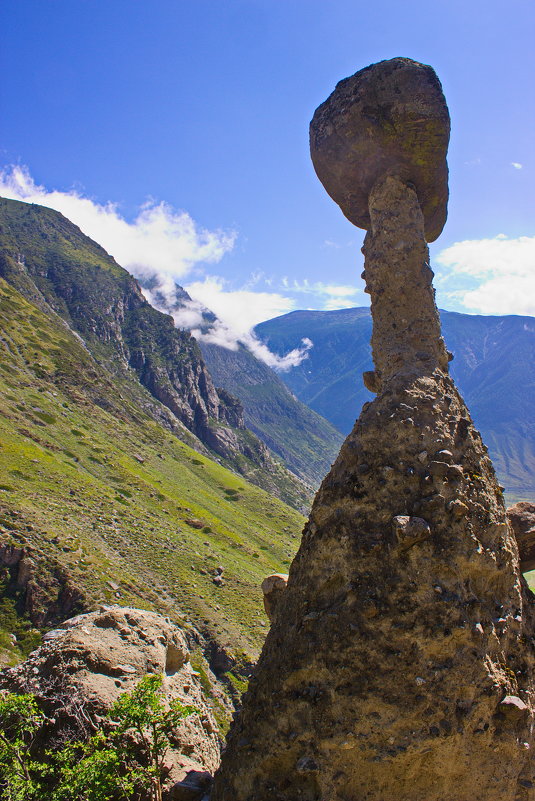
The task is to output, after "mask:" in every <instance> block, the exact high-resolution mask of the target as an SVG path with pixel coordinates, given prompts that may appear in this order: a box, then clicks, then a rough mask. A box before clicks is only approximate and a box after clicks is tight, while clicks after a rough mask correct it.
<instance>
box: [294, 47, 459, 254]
mask: <svg viewBox="0 0 535 801" xmlns="http://www.w3.org/2000/svg"><path fill="white" fill-rule="evenodd" d="M449 135H450V118H449V113H448V107H447V105H446V101H445V100H444V95H443V94H442V87H441V85H440V81H439V80H438V78H437V76H436V74H435V72H434V70H433V69H432V68H431V67H428V66H426V65H425V64H419V63H418V62H417V61H412V60H411V59H410V58H393V59H390V60H389V61H381V62H380V63H379V64H373V65H372V66H370V67H367V68H366V69H363V70H360V71H359V72H357V73H356V74H355V75H352V76H351V77H350V78H346V79H345V80H343V81H340V83H338V84H337V86H336V89H335V90H334V92H333V93H332V94H331V95H330V97H329V98H327V100H326V101H325V102H324V103H322V105H321V106H320V107H319V108H318V109H317V110H316V113H315V114H314V117H313V119H312V123H311V125H310V152H311V156H312V163H313V164H314V169H315V170H316V173H317V175H318V178H319V179H320V181H321V182H322V183H323V185H324V187H325V189H326V190H327V192H328V193H329V195H330V196H331V197H332V199H333V200H334V201H335V202H336V203H338V205H339V206H340V208H341V209H342V211H343V213H344V214H345V216H346V217H347V218H348V220H351V222H352V223H353V224H354V225H357V226H358V227H359V228H365V229H366V230H369V228H370V226H371V218H370V213H369V208H368V197H369V194H370V192H371V190H372V188H373V186H374V185H375V183H376V182H377V180H378V178H381V177H383V176H385V175H389V174H394V175H397V176H398V177H399V178H401V179H402V180H403V182H404V183H406V184H412V185H413V186H414V188H415V190H416V193H417V195H418V201H419V204H420V207H421V209H422V212H423V215H424V223H425V234H426V238H427V241H428V242H433V241H434V240H435V239H436V238H437V237H438V236H439V235H440V233H441V231H442V229H443V227H444V223H445V222H446V207H447V202H448V167H447V164H446V151H447V149H448V141H449Z"/></svg>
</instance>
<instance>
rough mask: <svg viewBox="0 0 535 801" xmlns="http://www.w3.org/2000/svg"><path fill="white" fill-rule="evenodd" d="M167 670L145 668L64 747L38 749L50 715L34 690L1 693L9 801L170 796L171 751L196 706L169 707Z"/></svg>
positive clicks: (1, 753)
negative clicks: (96, 723) (95, 724)
mask: <svg viewBox="0 0 535 801" xmlns="http://www.w3.org/2000/svg"><path fill="white" fill-rule="evenodd" d="M161 685H162V677H161V676H160V675H156V674H150V675H147V676H145V677H144V678H143V679H141V681H140V682H139V683H138V684H137V685H136V687H135V688H134V689H133V690H132V692H130V693H123V695H121V696H120V698H119V699H118V700H117V702H116V703H115V704H114V706H113V707H112V709H111V710H110V713H109V715H108V717H107V718H105V719H104V720H103V721H102V724H101V726H100V728H99V730H98V731H97V732H96V733H95V734H94V735H93V736H92V737H90V738H89V739H87V740H85V741H76V742H72V743H68V744H67V745H66V746H65V747H64V748H63V749H62V750H61V751H60V752H56V753H51V752H46V753H45V756H44V757H43V758H41V759H37V758H36V757H35V756H34V754H33V751H34V748H33V746H34V743H35V739H36V735H37V734H38V732H39V729H40V728H41V726H42V724H43V723H44V722H45V717H44V715H43V714H42V713H41V712H40V711H39V709H38V707H37V703H36V700H35V697H34V696H32V695H14V694H12V693H4V694H3V695H0V799H1V801H34V800H35V801H45V799H47V800H48V801H142V800H143V799H147V798H150V799H152V801H161V799H162V783H161V782H162V775H163V766H164V760H165V755H166V753H167V750H168V748H169V746H170V745H171V738H173V744H174V746H175V747H176V731H175V729H176V726H177V724H178V722H179V721H180V720H181V719H182V718H184V717H186V716H188V715H191V714H193V713H194V712H195V711H196V710H195V709H194V708H193V707H189V706H187V707H186V706H183V705H182V704H180V702H179V701H173V702H172V703H171V704H170V705H169V708H168V709H166V708H165V707H164V702H163V697H162V692H161Z"/></svg>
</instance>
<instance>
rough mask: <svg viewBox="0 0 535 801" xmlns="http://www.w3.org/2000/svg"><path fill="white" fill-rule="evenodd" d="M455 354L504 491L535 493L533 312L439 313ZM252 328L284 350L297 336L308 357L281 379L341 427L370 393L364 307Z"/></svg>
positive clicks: (345, 428)
mask: <svg viewBox="0 0 535 801" xmlns="http://www.w3.org/2000/svg"><path fill="white" fill-rule="evenodd" d="M441 319H442V327H443V333H444V338H445V340H446V343H447V345H448V347H449V349H450V350H451V351H452V352H453V354H454V356H455V358H454V361H453V362H452V364H451V372H452V375H453V377H454V379H455V381H456V382H457V385H458V386H459V389H460V391H461V392H462V394H463V396H464V398H465V400H466V402H467V404H468V406H469V408H470V410H471V413H472V416H473V418H474V420H475V423H476V425H477V426H478V427H479V428H480V430H481V433H482V435H483V439H484V441H485V443H486V444H487V446H488V448H489V451H490V453H491V456H492V458H493V460H494V464H495V467H496V470H497V472H498V475H499V476H500V479H501V481H502V483H503V485H504V486H505V488H506V492H507V495H508V498H510V499H520V498H529V497H533V495H534V494H535V319H534V318H532V317H517V316H508V317H484V316H475V315H467V314H458V313H454V312H445V311H443V312H441ZM256 333H257V335H258V336H259V337H260V339H262V340H263V341H264V342H266V344H268V345H269V347H270V348H271V349H272V350H273V351H274V352H275V353H279V354H283V353H286V352H288V351H289V350H291V349H292V348H294V347H296V346H297V345H298V344H299V343H300V342H301V339H302V338H303V337H308V338H309V339H311V340H312V342H313V343H314V346H313V347H312V348H311V349H310V351H309V354H308V358H307V359H305V360H304V361H303V362H302V363H301V364H300V365H299V366H298V367H295V368H292V369H291V370H290V371H288V372H287V373H284V374H281V378H282V379H283V380H284V382H285V383H286V384H287V386H288V387H289V388H290V389H291V391H292V392H293V393H295V395H296V396H297V397H298V398H299V399H300V400H302V401H303V402H304V403H306V404H307V405H309V406H310V407H311V408H312V409H314V410H315V411H317V412H319V413H320V414H321V415H323V416H324V417H326V418H327V419H328V420H330V421H331V423H333V424H334V425H335V426H336V427H337V428H339V430H340V431H342V432H344V433H347V432H349V431H350V429H351V428H352V426H353V423H354V421H355V419H356V417H357V416H358V414H359V412H360V409H361V408H362V404H363V403H364V402H365V401H367V400H369V399H370V398H371V397H372V396H371V394H370V393H369V392H368V391H367V390H366V389H365V388H364V385H363V383H362V372H363V371H364V370H370V369H372V367H373V365H372V360H371V351H370V346H369V342H370V336H371V316H370V312H369V309H367V308H356V309H342V310H340V311H329V312H314V311H298V312H291V313H290V314H286V315H283V316H282V317H277V318H276V319H274V320H269V321H267V322H265V323H261V324H260V325H258V326H257V328H256Z"/></svg>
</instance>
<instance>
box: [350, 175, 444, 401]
mask: <svg viewBox="0 0 535 801" xmlns="http://www.w3.org/2000/svg"><path fill="white" fill-rule="evenodd" d="M369 212H370V221H371V225H370V228H369V230H368V233H367V234H366V238H365V240H364V246H363V248H362V251H363V253H364V256H365V262H364V277H365V280H366V291H367V292H369V294H370V296H371V311H372V317H373V333H372V340H371V344H372V354H373V361H374V364H375V372H374V374H373V375H370V374H365V380H366V383H367V385H368V388H369V389H371V390H372V391H374V392H378V391H379V389H380V387H381V386H382V384H383V383H384V382H387V381H388V380H389V379H390V378H391V377H392V376H393V375H396V374H397V373H399V372H401V371H407V370H409V371H412V372H425V373H428V374H430V373H432V372H433V370H435V369H436V368H440V369H441V370H444V371H447V366H448V355H447V352H446V347H445V345H444V340H443V339H442V336H441V333H440V319H439V315H438V310H437V307H436V304H435V292H434V289H433V286H432V279H433V272H432V270H431V268H430V267H429V250H428V248H427V243H426V241H425V233H424V217H423V213H422V209H421V207H420V204H419V202H418V196H417V194H416V190H415V189H414V187H413V186H411V185H409V184H407V183H406V182H405V181H403V180H402V179H400V178H398V177H397V176H395V175H387V176H384V177H382V178H381V179H379V180H378V181H377V182H376V183H375V185H374V186H373V188H372V190H371V192H370V196H369Z"/></svg>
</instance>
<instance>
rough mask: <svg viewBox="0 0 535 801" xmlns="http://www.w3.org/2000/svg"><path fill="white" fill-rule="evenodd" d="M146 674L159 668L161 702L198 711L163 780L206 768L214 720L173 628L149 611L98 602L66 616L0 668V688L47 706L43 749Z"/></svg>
mask: <svg viewBox="0 0 535 801" xmlns="http://www.w3.org/2000/svg"><path fill="white" fill-rule="evenodd" d="M147 673H158V674H162V675H163V691H164V694H165V698H166V699H167V700H168V701H171V700H174V699H178V700H179V701H180V702H181V703H183V704H184V705H186V706H192V707H195V709H196V710H197V713H196V714H194V715H191V716H188V717H187V718H184V719H183V720H182V721H181V722H180V723H179V725H178V727H177V730H176V742H177V747H176V749H173V750H171V751H170V752H169V753H168V755H167V756H166V763H167V764H168V768H169V770H168V775H167V784H168V785H172V784H173V783H174V782H177V781H181V780H182V779H184V777H185V776H186V774H187V773H188V772H191V771H197V772H203V771H213V770H214V769H215V768H216V767H217V764H218V762H219V741H218V735H217V725H216V723H215V720H214V718H213V716H212V713H211V712H210V710H209V709H208V707H207V706H206V703H205V701H204V698H203V695H202V689H201V686H200V683H199V680H198V676H197V674H196V673H195V671H194V670H193V669H192V667H191V664H190V662H189V651H188V647H187V644H186V641H185V639H184V636H183V634H182V632H181V631H180V629H178V628H177V627H176V626H175V625H174V624H172V623H171V621H170V620H169V618H164V617H162V616H161V615H158V614H156V613H154V612H146V611H143V610H140V609H132V608H129V607H118V606H103V607H101V608H100V610H99V611H98V612H91V613H89V614H85V615H79V616H78V617H74V618H71V619H70V620H67V621H65V622H64V623H63V624H62V625H61V627H60V628H58V629H55V630H53V631H50V632H48V633H47V634H45V636H44V643H43V645H42V646H41V647H40V648H38V649H37V650H36V651H34V652H33V653H32V654H30V656H29V658H28V659H27V660H26V661H25V662H23V663H22V664H21V665H18V666H17V667H14V668H11V669H8V670H4V671H3V672H2V673H0V689H4V690H8V691H10V692H25V693H26V692H30V693H34V694H35V695H36V697H37V700H38V703H39V706H40V707H41V708H42V709H43V710H44V711H45V713H46V719H47V722H46V728H45V730H44V731H42V732H41V737H43V740H44V744H45V745H46V747H47V748H50V747H53V745H54V743H55V742H58V743H60V742H62V741H64V740H65V739H66V738H67V739H68V738H72V737H84V736H85V735H88V734H90V733H92V732H93V731H94V729H95V727H96V724H98V722H99V721H100V719H101V718H102V717H103V716H104V715H106V713H107V712H108V711H109V709H110V707H111V706H112V705H113V703H114V702H115V701H116V700H117V698H118V697H119V696H120V695H121V693H124V692H128V691H131V690H132V689H133V688H134V686H135V685H136V684H137V683H138V681H139V680H140V679H141V678H142V677H143V676H145V675H146V674H147Z"/></svg>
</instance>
